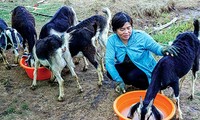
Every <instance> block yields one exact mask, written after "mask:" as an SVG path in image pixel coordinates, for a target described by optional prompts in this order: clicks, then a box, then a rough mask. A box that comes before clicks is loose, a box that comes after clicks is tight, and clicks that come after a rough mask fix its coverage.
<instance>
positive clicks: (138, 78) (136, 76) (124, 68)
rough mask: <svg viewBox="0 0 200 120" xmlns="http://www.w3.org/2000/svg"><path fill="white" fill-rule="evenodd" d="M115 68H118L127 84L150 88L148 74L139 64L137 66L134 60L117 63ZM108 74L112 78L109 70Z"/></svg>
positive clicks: (142, 88)
mask: <svg viewBox="0 0 200 120" xmlns="http://www.w3.org/2000/svg"><path fill="white" fill-rule="evenodd" d="M115 68H116V69H117V71H118V73H119V75H120V76H121V78H122V79H123V81H124V83H125V84H127V85H132V86H134V87H137V88H139V89H141V90H145V89H147V88H148V86H149V82H148V78H147V76H146V74H145V73H144V72H143V71H142V70H140V69H139V68H138V67H137V66H135V65H134V64H133V63H132V62H131V63H121V64H116V65H115ZM107 76H108V77H109V78H110V79H112V78H111V76H110V74H109V73H108V72H107Z"/></svg>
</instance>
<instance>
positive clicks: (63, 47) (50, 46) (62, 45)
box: [31, 34, 83, 101]
mask: <svg viewBox="0 0 200 120" xmlns="http://www.w3.org/2000/svg"><path fill="white" fill-rule="evenodd" d="M69 37H70V36H69V34H64V37H62V38H60V37H59V36H57V35H49V36H47V37H45V38H43V39H39V40H37V41H36V44H35V46H34V47H33V56H34V59H35V66H34V78H33V83H32V86H31V89H33V90H34V89H35V88H36V78H37V69H38V67H39V66H40V64H42V65H43V66H45V67H49V69H50V70H51V71H52V73H53V75H54V76H55V77H56V80H57V81H58V84H59V97H58V101H63V97H64V88H63V86H64V85H63V84H64V80H63V78H62V77H61V71H62V70H63V68H64V67H65V66H66V65H67V66H68V68H69V70H70V72H71V74H72V76H73V77H75V80H76V81H77V84H78V87H79V91H80V92H82V91H83V90H82V87H81V86H80V84H79V80H78V76H77V75H76V73H75V71H74V67H75V66H74V63H73V61H72V58H71V55H70V52H69V47H68V39H69Z"/></svg>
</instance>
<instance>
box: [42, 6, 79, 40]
mask: <svg viewBox="0 0 200 120" xmlns="http://www.w3.org/2000/svg"><path fill="white" fill-rule="evenodd" d="M75 24H77V18H76V13H75V11H74V9H73V8H72V7H69V6H62V7H61V8H60V9H59V10H58V11H57V12H56V13H55V15H54V16H53V17H52V18H51V20H50V21H49V22H47V23H46V24H45V25H44V26H43V27H42V29H41V31H40V35H39V38H40V39H43V38H45V37H47V36H48V35H52V34H56V35H59V36H62V35H63V34H64V32H65V31H66V30H67V29H68V28H69V27H71V26H74V25H75Z"/></svg>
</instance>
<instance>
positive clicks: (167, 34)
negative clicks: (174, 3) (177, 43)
mask: <svg viewBox="0 0 200 120" xmlns="http://www.w3.org/2000/svg"><path fill="white" fill-rule="evenodd" d="M185 31H193V20H190V21H186V22H182V21H181V22H177V23H176V24H173V25H172V26H171V27H169V28H166V29H163V30H162V31H161V32H159V33H156V34H153V35H152V37H153V38H154V39H155V40H156V41H157V42H159V43H163V44H167V43H168V42H169V41H173V40H175V38H176V36H177V35H178V34H179V33H182V32H185Z"/></svg>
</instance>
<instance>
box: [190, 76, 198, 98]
mask: <svg viewBox="0 0 200 120" xmlns="http://www.w3.org/2000/svg"><path fill="white" fill-rule="evenodd" d="M196 80H197V73H194V75H193V76H192V93H191V95H190V96H189V97H188V99H189V100H193V99H194V87H195V82H196Z"/></svg>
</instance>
